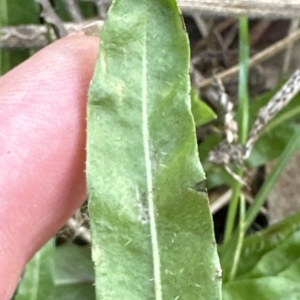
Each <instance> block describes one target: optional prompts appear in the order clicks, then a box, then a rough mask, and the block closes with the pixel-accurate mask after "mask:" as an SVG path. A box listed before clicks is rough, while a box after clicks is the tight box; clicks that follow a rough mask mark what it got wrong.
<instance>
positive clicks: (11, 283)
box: [0, 36, 98, 299]
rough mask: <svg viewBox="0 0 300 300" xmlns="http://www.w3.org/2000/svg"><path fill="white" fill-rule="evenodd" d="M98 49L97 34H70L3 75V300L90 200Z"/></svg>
mask: <svg viewBox="0 0 300 300" xmlns="http://www.w3.org/2000/svg"><path fill="white" fill-rule="evenodd" d="M97 49H98V39H97V38H92V37H86V36H70V37H67V38H64V39H62V40H60V41H57V42H55V43H53V44H52V45H50V46H48V47H46V48H44V49H43V50H41V51H40V52H38V53H37V54H35V55H34V56H33V57H31V58H30V59H28V60H27V61H26V62H24V63H23V64H21V65H20V66H18V67H17V68H15V69H13V70H12V71H10V72H9V73H8V74H6V75H5V76H3V77H2V78H0V94H1V95H0V200H1V208H0V229H1V230H0V233H1V235H0V236H1V246H0V278H1V280H0V299H9V297H10V296H11V294H12V292H13V290H14V288H15V284H16V282H17V281H18V278H19V276H20V273H21V272H22V268H23V266H24V264H25V263H26V261H27V260H28V259H29V258H30V257H31V256H32V255H33V253H34V252H35V251H36V250H37V249H38V248H39V247H41V246H42V245H43V244H44V243H45V242H46V241H47V240H48V239H49V238H50V237H51V236H52V235H53V234H54V233H55V232H56V231H57V230H58V229H59V228H60V227H61V226H62V225H63V224H64V223H65V222H66V220H67V219H68V218H69V217H70V216H71V215H72V213H73V212H74V210H75V209H76V208H77V207H78V206H80V204H81V203H82V202H83V201H84V200H85V199H86V185H85V174H84V168H85V150H84V149H85V128H86V95H87V89H88V85H89V82H90V79H91V76H92V73H93V68H94V64H95V60H96V55H97V54H96V53H97ZM2 291H3V292H2Z"/></svg>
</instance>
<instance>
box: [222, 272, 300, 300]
mask: <svg viewBox="0 0 300 300" xmlns="http://www.w3.org/2000/svg"><path fill="white" fill-rule="evenodd" d="M237 299H238V300H253V299H259V300H271V299H274V300H275V299H276V300H297V299H300V284H299V282H295V281H293V280H289V279H287V278H282V277H275V276H272V277H263V278H257V279H248V280H240V281H235V282H231V283H228V284H225V285H224V288H223V300H237Z"/></svg>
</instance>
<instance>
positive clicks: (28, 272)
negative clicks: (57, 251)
mask: <svg viewBox="0 0 300 300" xmlns="http://www.w3.org/2000/svg"><path fill="white" fill-rule="evenodd" d="M53 272H54V240H53V239H51V240H50V241H49V242H48V243H47V244H46V245H44V246H43V248H42V249H41V250H39V251H38V252H37V253H36V254H35V255H34V257H33V258H32V259H31V260H30V261H29V262H28V264H27V265H26V268H25V273H24V276H23V278H22V280H21V282H20V284H19V287H18V290H17V292H16V294H15V298H14V299H15V300H28V299H30V300H35V299H36V300H39V299H45V300H47V299H49V296H50V295H51V293H52V290H53V287H54V279H53Z"/></svg>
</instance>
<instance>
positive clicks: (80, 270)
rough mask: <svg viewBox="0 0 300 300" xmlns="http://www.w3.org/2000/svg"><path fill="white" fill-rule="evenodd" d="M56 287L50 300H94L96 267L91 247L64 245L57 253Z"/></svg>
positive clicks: (57, 249) (58, 248)
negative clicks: (92, 258)
mask: <svg viewBox="0 0 300 300" xmlns="http://www.w3.org/2000/svg"><path fill="white" fill-rule="evenodd" d="M54 280H55V286H54V288H53V291H52V294H51V297H50V298H49V300H82V299H84V300H94V299H95V298H96V295H95V287H94V281H95V276H94V265H93V262H92V260H91V250H90V248H89V247H80V246H77V245H75V244H69V245H63V246H59V247H57V248H56V251H55V273H54Z"/></svg>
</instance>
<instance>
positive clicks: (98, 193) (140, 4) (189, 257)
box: [87, 0, 221, 300]
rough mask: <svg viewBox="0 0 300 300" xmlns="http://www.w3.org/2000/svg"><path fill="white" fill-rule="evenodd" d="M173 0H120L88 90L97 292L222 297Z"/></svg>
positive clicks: (184, 48) (183, 41)
mask: <svg viewBox="0 0 300 300" xmlns="http://www.w3.org/2000/svg"><path fill="white" fill-rule="evenodd" d="M188 67H189V47H188V40H187V35H186V32H185V31H184V25H183V24H182V20H181V18H180V15H179V13H178V9H177V7H176V1H175V0H154V1H149V0H123V1H122V0H116V1H114V2H113V4H112V7H111V9H110V12H109V16H108V20H107V22H106V23H105V25H104V27H103V29H102V32H101V45H100V52H99V57H98V61H97V65H96V69H95V74H94V77H93V80H92V83H91V87H90V91H89V103H88V133H87V135H88V137H87V183H88V191H89V201H90V202H89V213H90V218H91V229H92V237H93V246H92V253H93V260H94V262H95V271H96V293H97V297H98V299H104V298H110V299H115V300H117V299H131V300H135V299H136V300H141V299H157V300H159V299H189V300H193V299H207V300H210V299H220V285H221V282H220V275H219V274H220V269H219V261H218V257H217V253H216V247H215V242H214V237H213V230H212V220H211V216H210V213H209V208H208V202H207V198H206V195H205V194H204V193H199V192H196V191H195V190H194V189H193V188H192V187H193V186H194V185H195V184H196V183H198V182H200V181H202V180H204V173H203V170H202V167H201V165H200V162H199V160H198V154H197V145H196V139H195V129H194V122H193V118H192V114H191V107H190V106H191V104H190V95H189V92H190V83H189V75H188Z"/></svg>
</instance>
